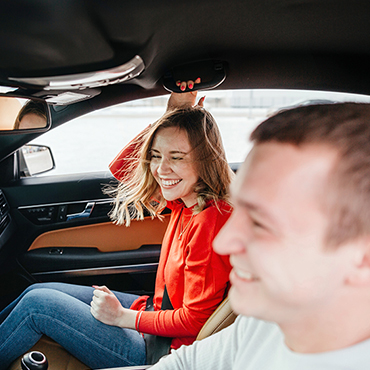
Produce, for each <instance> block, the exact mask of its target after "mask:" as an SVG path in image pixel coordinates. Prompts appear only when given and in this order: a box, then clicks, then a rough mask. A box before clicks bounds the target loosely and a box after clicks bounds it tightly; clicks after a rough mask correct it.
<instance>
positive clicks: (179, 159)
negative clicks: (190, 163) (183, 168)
mask: <svg viewBox="0 0 370 370" xmlns="http://www.w3.org/2000/svg"><path fill="white" fill-rule="evenodd" d="M172 159H173V160H174V161H181V160H182V159H183V158H181V157H172Z"/></svg>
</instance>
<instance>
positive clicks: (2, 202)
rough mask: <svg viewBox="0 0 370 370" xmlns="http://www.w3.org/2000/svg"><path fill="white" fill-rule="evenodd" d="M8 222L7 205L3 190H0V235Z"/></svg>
mask: <svg viewBox="0 0 370 370" xmlns="http://www.w3.org/2000/svg"><path fill="white" fill-rule="evenodd" d="M9 223H10V216H9V207H8V203H7V202H6V199H5V196H4V194H3V192H2V191H1V190H0V235H1V234H2V233H3V231H4V230H5V229H6V227H7V226H8V225H9Z"/></svg>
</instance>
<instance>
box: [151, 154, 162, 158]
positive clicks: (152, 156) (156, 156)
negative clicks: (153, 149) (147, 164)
mask: <svg viewBox="0 0 370 370" xmlns="http://www.w3.org/2000/svg"><path fill="white" fill-rule="evenodd" d="M150 158H161V156H159V155H157V154H152V155H151V157H150Z"/></svg>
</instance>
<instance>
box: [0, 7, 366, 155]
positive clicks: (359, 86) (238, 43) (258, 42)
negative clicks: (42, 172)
mask: <svg viewBox="0 0 370 370" xmlns="http://www.w3.org/2000/svg"><path fill="white" fill-rule="evenodd" d="M1 5H2V11H1V12H0V55H1V58H0V84H1V83H2V84H9V81H8V80H7V78H8V77H9V76H12V77H40V76H49V75H62V74H73V73H80V72H88V71H94V70H102V69H106V68H112V67H115V66H118V65H120V64H123V63H125V62H127V61H128V60H130V59H131V58H132V57H133V56H135V55H136V54H138V55H140V56H141V57H142V58H143V60H144V63H145V66H146V69H145V71H144V72H143V73H142V75H141V76H140V77H138V78H136V79H134V80H131V81H129V82H126V83H123V84H120V85H112V86H107V87H105V88H103V89H102V93H101V94H100V95H98V96H96V97H95V98H93V99H90V100H89V101H84V102H81V103H76V104H73V105H71V106H70V107H68V109H66V110H65V111H62V112H59V113H58V114H54V124H53V125H58V124H61V123H63V122H64V121H66V120H68V119H71V118H73V117H74V116H76V115H80V114H83V113H87V112H88V111H91V110H94V109H98V108H102V107H104V106H107V105H110V104H116V103H120V102H123V101H127V100H131V99H138V98H143V97H146V96H154V95H159V94H163V93H164V92H165V90H164V89H163V87H162V84H161V77H162V76H163V74H164V73H165V71H166V70H167V69H169V68H172V67H173V66H175V65H179V64H183V63H189V62H194V61H197V60H203V59H214V60H223V61H225V62H226V63H227V67H228V68H227V78H226V81H225V82H224V83H223V84H222V85H221V88H279V89H282V88H295V89H316V90H333V91H347V92H355V93H366V94H370V74H369V72H368V69H369V65H370V37H369V35H370V22H369V19H370V2H369V1H368V0H258V1H256V0H198V1H193V0H187V1H173V0H156V1H153V0H135V1H132V0H130V1H128V0H125V1H122V0H62V1H50V0H32V1H30V0H12V1H8V0H2V1H1ZM22 136H24V134H23V135H22V134H18V135H14V139H12V140H8V141H7V143H9V142H12V145H10V146H7V148H5V147H4V149H3V150H0V157H2V156H4V155H7V154H8V153H10V152H11V151H12V150H14V149H15V148H16V146H17V145H19V143H21V142H22V140H23V139H22ZM16 137H19V138H20V139H19V141H18V140H17V139H16ZM27 139H28V140H30V136H27ZM24 140H26V139H24ZM1 141H2V140H1V139H0V144H1Z"/></svg>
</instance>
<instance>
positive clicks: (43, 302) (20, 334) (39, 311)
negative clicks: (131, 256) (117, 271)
mask: <svg viewBox="0 0 370 370" xmlns="http://www.w3.org/2000/svg"><path fill="white" fill-rule="evenodd" d="M93 290H94V289H93V288H92V287H87V286H79V285H72V284H62V283H44V284H34V285H31V286H30V287H29V288H27V289H26V290H25V291H24V292H23V293H22V294H21V295H20V296H19V297H18V298H17V299H16V300H15V301H13V302H12V303H11V304H10V305H9V306H8V307H6V308H5V309H4V310H3V311H2V312H0V323H1V324H0V370H5V369H7V367H8V366H9V365H10V364H11V362H12V361H14V360H15V359H16V358H17V357H19V356H21V355H22V354H24V353H26V352H27V351H28V350H29V349H30V348H31V347H32V346H33V345H34V344H35V343H36V342H37V341H38V340H39V339H40V337H41V336H42V335H43V334H46V335H47V336H48V337H50V338H52V339H54V340H55V341H56V342H58V343H59V344H60V345H62V346H63V347H64V348H65V349H66V350H67V351H68V352H70V353H71V354H72V355H73V356H75V357H77V358H78V359H79V360H80V361H82V362H83V363H84V364H86V365H87V366H89V367H90V368H92V369H94V368H109V367H119V366H133V365H143V364H145V363H146V351H145V342H144V339H143V337H142V336H141V335H140V334H139V333H138V332H136V331H135V330H131V329H122V328H119V327H116V326H109V325H106V324H103V323H102V322H100V321H98V320H96V319H95V318H94V317H93V316H92V315H91V313H90V302H91V300H92V296H93ZM114 293H115V294H116V296H117V298H118V299H119V301H120V302H121V304H122V306H123V307H127V308H129V307H130V306H131V304H132V302H133V301H134V300H135V299H136V298H137V296H135V295H132V294H126V293H120V292H114Z"/></svg>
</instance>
